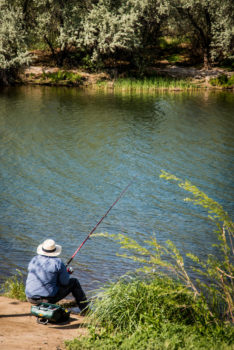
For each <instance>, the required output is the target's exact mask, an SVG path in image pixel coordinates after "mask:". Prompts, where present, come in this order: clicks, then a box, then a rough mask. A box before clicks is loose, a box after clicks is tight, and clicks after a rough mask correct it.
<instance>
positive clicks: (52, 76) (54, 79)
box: [42, 70, 82, 85]
mask: <svg viewBox="0 0 234 350" xmlns="http://www.w3.org/2000/svg"><path fill="white" fill-rule="evenodd" d="M42 79H43V80H48V81H49V82H51V83H54V84H58V83H62V82H64V83H66V84H70V85H81V84H82V77H81V76H80V74H77V73H73V72H69V71H64V70H59V71H57V72H54V73H45V72H44V73H43V74H42Z"/></svg>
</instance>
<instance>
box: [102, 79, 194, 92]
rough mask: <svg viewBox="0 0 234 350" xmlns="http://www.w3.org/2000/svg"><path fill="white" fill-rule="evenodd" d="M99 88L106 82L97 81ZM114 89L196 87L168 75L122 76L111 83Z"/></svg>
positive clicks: (149, 89)
mask: <svg viewBox="0 0 234 350" xmlns="http://www.w3.org/2000/svg"><path fill="white" fill-rule="evenodd" d="M98 86H99V87H100V88H107V87H108V83H107V82H100V83H98ZM113 88H114V90H117V91H118V90H125V91H156V90H187V89H195V88H197V87H196V86H195V85H194V84H192V83H191V82H190V81H189V80H186V79H173V78H170V77H152V78H144V79H133V78H123V79H117V80H115V81H114V83H113Z"/></svg>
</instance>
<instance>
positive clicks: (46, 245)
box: [37, 239, 62, 256]
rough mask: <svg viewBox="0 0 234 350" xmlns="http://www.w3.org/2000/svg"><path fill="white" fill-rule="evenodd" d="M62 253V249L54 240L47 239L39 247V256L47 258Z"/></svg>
mask: <svg viewBox="0 0 234 350" xmlns="http://www.w3.org/2000/svg"><path fill="white" fill-rule="evenodd" d="M61 251H62V247H61V246H60V245H58V244H55V241H54V240H53V239H46V240H45V241H44V242H43V243H42V244H40V245H39V246H38V247H37V254H39V255H46V256H58V255H59V254H60V253H61Z"/></svg>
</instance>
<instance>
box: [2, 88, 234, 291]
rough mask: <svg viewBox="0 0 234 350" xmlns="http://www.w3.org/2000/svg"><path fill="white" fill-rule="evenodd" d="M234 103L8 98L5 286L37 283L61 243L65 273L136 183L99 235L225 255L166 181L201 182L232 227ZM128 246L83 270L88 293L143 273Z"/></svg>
mask: <svg viewBox="0 0 234 350" xmlns="http://www.w3.org/2000/svg"><path fill="white" fill-rule="evenodd" d="M233 112H234V94H233V93H230V92H212V93H209V92H206V91H205V92H204V91H203V92H199V93H181V92H180V93H175V94H167V93H164V94H155V95H151V96H149V95H126V94H125V95H124V94H122V95H121V94H119V95H114V94H105V93H102V92H99V93H98V92H84V91H80V90H78V89H73V88H51V87H12V88H6V89H2V90H0V140H1V143H0V252H1V254H0V266H1V270H0V271H1V272H0V281H1V282H2V281H3V280H4V279H5V278H6V277H8V276H10V275H12V274H14V273H15V269H17V268H18V269H20V270H22V271H23V274H24V276H25V275H26V269H27V264H28V262H29V260H30V259H31V258H32V256H33V255H35V252H36V248H37V246H38V244H39V243H41V242H42V241H43V240H44V239H46V238H48V237H50V238H53V239H55V240H56V242H57V243H58V244H61V245H62V246H63V252H62V255H61V257H62V258H63V259H64V261H65V262H66V261H67V260H68V258H69V257H70V256H71V255H72V254H73V252H74V251H75V250H76V248H77V247H78V245H79V244H80V243H81V242H82V241H83V240H84V239H85V238H86V236H87V234H88V233H89V232H90V231H91V229H92V228H93V227H94V226H95V225H96V223H97V222H98V221H99V220H100V218H101V217H102V216H103V215H104V214H105V212H106V211H107V210H108V208H109V207H110V206H111V204H112V203H113V202H114V201H115V199H116V198H117V197H118V195H119V194H120V192H121V191H122V190H123V188H124V187H125V186H126V185H127V184H128V183H129V182H130V181H131V180H132V179H133V178H134V177H136V178H135V180H134V183H133V184H132V185H131V186H130V188H129V189H128V191H127V192H126V193H125V195H124V197H123V198H122V199H121V200H120V201H119V202H118V203H117V204H116V206H115V207H114V208H113V209H112V210H111V212H110V213H109V215H108V216H107V217H106V218H105V220H103V222H102V223H101V225H100V226H99V227H98V229H97V232H109V233H124V234H127V235H129V236H130V237H133V238H134V239H136V240H138V242H141V243H142V244H144V243H143V241H144V240H146V239H148V238H149V237H150V236H151V235H156V237H157V238H158V240H159V242H160V243H163V242H165V241H166V240H167V239H171V240H172V241H173V242H174V243H175V244H176V245H177V247H178V248H179V249H180V251H181V253H182V254H183V255H185V254H186V253H187V252H189V251H190V252H191V251H192V252H193V253H195V254H197V255H199V256H200V257H201V258H206V256H207V254H208V253H211V252H214V249H215V248H212V244H213V243H215V242H216V241H217V238H216V235H215V233H214V232H213V229H214V226H212V224H211V223H210V221H209V220H208V218H207V213H206V211H205V210H204V209H202V208H199V207H194V206H193V205H192V204H189V203H185V202H184V201H183V198H185V197H187V196H188V194H187V193H186V192H184V191H183V190H182V189H180V188H179V187H178V186H177V185H172V184H170V183H168V182H166V181H165V180H163V179H161V178H160V177H159V175H160V172H161V169H164V170H166V171H168V172H170V173H172V174H174V175H176V176H178V177H181V178H183V179H187V180H189V181H191V182H192V183H193V184H194V185H196V186H197V187H199V188H200V189H201V190H202V191H204V192H205V193H206V194H207V195H208V196H210V197H212V198H213V199H215V200H217V201H218V202H219V203H220V204H222V205H223V207H224V209H225V210H226V211H228V212H229V215H230V216H231V217H232V218H233V193H234V186H233V176H232V174H233V145H234V142H233V139H234V137H233V130H234V118H233V116H234V113H233ZM117 252H118V253H120V252H122V251H121V250H120V248H119V246H118V244H117V243H113V242H111V241H109V240H106V239H101V238H93V239H90V240H88V241H87V242H86V244H85V245H84V246H83V248H82V249H81V250H80V252H79V253H78V254H77V256H76V257H75V259H74V260H73V263H72V266H73V268H74V269H75V272H74V275H75V276H76V277H79V279H80V282H81V284H82V285H83V286H84V289H85V290H86V291H87V290H93V289H95V288H97V287H98V286H99V285H100V284H101V283H103V282H106V281H109V280H112V279H114V278H116V277H117V276H120V275H122V274H124V273H125V272H127V271H128V270H132V269H134V267H135V264H134V263H133V262H131V261H128V260H123V259H121V258H119V257H118V256H116V253H117Z"/></svg>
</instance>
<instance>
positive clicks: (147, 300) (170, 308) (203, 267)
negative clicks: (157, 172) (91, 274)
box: [66, 172, 234, 350]
mask: <svg viewBox="0 0 234 350" xmlns="http://www.w3.org/2000/svg"><path fill="white" fill-rule="evenodd" d="M161 177H163V178H165V179H166V180H170V181H173V182H174V181H175V182H177V183H178V184H179V186H180V187H181V188H183V189H184V190H186V191H188V192H189V193H190V194H192V198H186V201H190V202H192V203H193V204H195V205H199V206H202V207H203V208H205V209H206V210H207V211H208V213H209V218H210V219H211V220H212V221H213V222H214V223H215V224H216V226H217V230H216V231H215V232H216V234H217V235H218V240H219V244H218V245H216V248H217V250H218V256H219V258H217V257H216V256H212V255H209V256H208V257H207V260H206V261H201V260H200V259H199V258H198V257H197V256H196V255H194V254H187V256H188V257H189V258H190V259H191V260H192V261H193V270H194V271H195V272H196V274H197V275H198V276H199V278H198V279H197V281H193V280H192V279H191V278H190V276H189V273H188V272H187V271H186V269H185V264H184V260H183V257H182V256H181V254H180V252H179V251H178V249H177V248H176V247H175V245H174V244H173V243H172V242H170V241H168V242H166V244H165V245H160V244H159V243H158V242H157V240H156V238H155V237H154V238H153V239H152V240H151V241H149V240H148V241H145V246H144V247H142V245H140V244H138V243H137V242H136V241H135V240H133V239H131V238H130V237H127V236H124V235H120V234H119V235H108V234H99V235H96V236H104V237H108V238H111V239H114V240H115V241H117V242H119V243H120V245H121V247H122V248H124V249H125V250H127V253H126V254H122V255H121V256H123V257H124V258H129V259H132V260H134V261H135V262H136V263H137V264H140V265H141V266H142V267H141V268H139V271H141V272H143V273H145V274H143V275H141V277H139V276H135V277H134V276H133V277H132V276H130V275H129V276H128V277H124V278H121V279H120V280H119V281H117V282H115V283H110V284H109V285H107V286H105V287H103V288H102V290H101V291H100V292H99V293H97V295H96V297H95V298H94V300H93V307H92V312H91V314H90V324H91V327H90V336H89V337H85V338H81V339H74V340H73V341H70V342H66V346H67V348H68V350H78V349H104V350H105V349H106V350H111V349H123V350H128V349H129V350H130V349H136V350H138V349H139V350H142V349H147V350H154V349H170V350H174V349H191V350H192V349H213V350H215V349H217V350H218V349H224V350H225V349H232V348H233V347H232V345H233V344H232V341H233V336H234V329H233V326H232V323H233V295H234V293H233V291H234V288H233V271H234V267H233V264H232V255H233V244H232V240H233V222H232V221H231V220H230V218H229V216H228V214H227V213H226V212H225V211H224V210H223V208H222V206H221V205H219V204H218V203H217V202H215V201H214V200H212V199H210V198H209V197H208V196H207V195H205V194H204V193H203V192H201V191H200V190H199V189H198V188H197V187H196V186H193V185H192V184H191V183H190V182H188V181H182V180H181V179H179V178H177V177H175V176H173V175H171V174H169V173H166V172H162V174H161ZM147 245H148V247H147ZM153 271H156V272H154V273H153Z"/></svg>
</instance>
